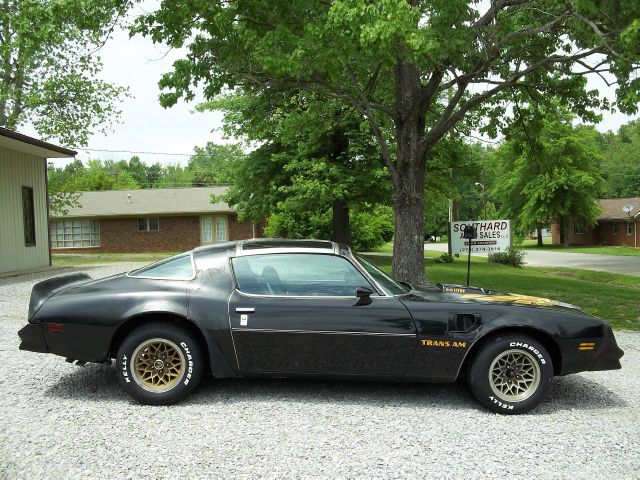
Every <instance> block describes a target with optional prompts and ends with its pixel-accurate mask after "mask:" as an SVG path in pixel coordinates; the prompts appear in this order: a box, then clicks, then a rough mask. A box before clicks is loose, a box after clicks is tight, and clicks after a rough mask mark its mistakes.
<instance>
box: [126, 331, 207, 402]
mask: <svg viewBox="0 0 640 480" xmlns="http://www.w3.org/2000/svg"><path fill="white" fill-rule="evenodd" d="M117 365H118V378H119V380H120V384H121V385H122V387H123V389H124V390H125V391H126V392H127V393H128V394H129V395H130V396H131V397H133V398H134V399H136V400H137V401H139V402H141V403H145V404H148V405H168V404H171V403H175V402H177V401H179V400H181V399H183V398H184V397H186V396H187V395H189V394H190V393H191V392H192V391H193V390H194V389H195V387H196V386H197V385H198V382H199V381H200V378H201V377H202V373H203V370H204V364H203V355H202V352H201V350H200V346H199V344H198V341H197V340H196V339H195V338H194V337H193V335H192V334H191V333H189V332H188V331H186V330H184V329H181V328H179V327H177V326H175V325H172V324H170V323H162V322H158V323H149V324H146V325H142V326H141V327H138V328H137V329H135V330H134V331H133V332H131V333H130V334H129V335H128V336H127V337H126V338H125V339H124V341H123V342H122V345H121V346H120V348H119V350H118V358H117Z"/></svg>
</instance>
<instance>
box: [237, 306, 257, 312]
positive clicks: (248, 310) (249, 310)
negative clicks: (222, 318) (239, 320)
mask: <svg viewBox="0 0 640 480" xmlns="http://www.w3.org/2000/svg"><path fill="white" fill-rule="evenodd" d="M255 311H256V309H255V308H253V307H236V313H254V312H255Z"/></svg>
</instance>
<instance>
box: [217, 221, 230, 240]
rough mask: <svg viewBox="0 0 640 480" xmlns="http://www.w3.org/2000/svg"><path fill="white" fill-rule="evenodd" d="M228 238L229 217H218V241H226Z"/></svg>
mask: <svg viewBox="0 0 640 480" xmlns="http://www.w3.org/2000/svg"><path fill="white" fill-rule="evenodd" d="M227 238H228V237H227V218H226V217H216V242H226V241H227Z"/></svg>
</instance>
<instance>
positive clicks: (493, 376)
mask: <svg viewBox="0 0 640 480" xmlns="http://www.w3.org/2000/svg"><path fill="white" fill-rule="evenodd" d="M552 378H553V364H552V363H551V357H550V356H549V353H548V352H547V350H546V349H545V348H544V347H543V346H542V344H541V343H540V342H538V341H537V340H535V339H533V338H531V337H528V336H526V335H508V336H504V337H496V338H495V339H493V340H490V341H489V342H488V343H487V344H486V345H484V346H483V347H482V349H481V350H480V351H479V352H478V354H477V355H476V357H475V358H474V359H473V363H472V364H471V368H470V369H469V371H468V378H467V379H468V383H469V388H470V389H471V391H472V392H473V394H474V395H475V397H476V398H477V399H478V400H479V401H480V403H482V404H483V405H484V406H485V407H487V408H488V409H490V410H493V411H494V412H498V413H505V414H517V413H525V412H528V411H529V410H531V409H533V408H535V407H536V406H537V405H538V404H539V403H540V402H541V401H542V399H543V398H544V397H545V395H546V393H547V390H548V388H549V385H550V383H551V379H552Z"/></svg>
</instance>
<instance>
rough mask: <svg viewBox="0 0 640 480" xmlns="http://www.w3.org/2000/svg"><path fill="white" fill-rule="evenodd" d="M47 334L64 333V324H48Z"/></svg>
mask: <svg viewBox="0 0 640 480" xmlns="http://www.w3.org/2000/svg"><path fill="white" fill-rule="evenodd" d="M47 332H49V333H64V324H63V323H48V324H47Z"/></svg>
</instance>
